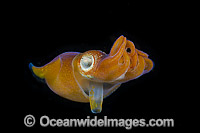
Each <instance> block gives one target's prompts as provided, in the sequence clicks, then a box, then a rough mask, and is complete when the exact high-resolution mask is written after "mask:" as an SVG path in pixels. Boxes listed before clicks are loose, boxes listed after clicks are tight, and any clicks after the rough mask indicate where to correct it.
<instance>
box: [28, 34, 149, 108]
mask: <svg viewBox="0 0 200 133" xmlns="http://www.w3.org/2000/svg"><path fill="white" fill-rule="evenodd" d="M152 68H153V62H152V61H151V60H150V59H149V58H148V55H147V54H146V53H144V52H142V51H140V50H137V49H136V48H135V46H134V44H133V43H132V42H131V41H129V40H126V37H124V36H121V37H119V38H118V39H117V40H116V42H115V43H114V45H113V47H112V49H111V51H110V53H109V54H105V53H104V52H101V51H99V50H90V51H86V52H85V53H78V52H66V53H63V54H60V55H58V56H57V57H56V58H54V59H53V60H52V61H51V62H50V63H48V64H46V65H44V66H42V67H35V66H33V65H32V64H31V69H32V71H33V73H34V74H35V75H36V76H38V77H40V78H42V79H45V81H46V83H47V85H48V86H49V88H51V90H52V91H54V92H55V93H56V94H58V95H60V96H62V97H64V98H67V99H69V100H72V101H77V102H90V104H91V108H96V107H97V106H101V104H102V102H100V104H99V105H98V104H97V103H98V102H99V101H102V97H103V98H104V97H106V96H108V95H109V94H111V93H112V92H113V91H114V90H116V89H117V88H118V87H119V86H120V85H121V83H124V82H127V81H129V80H133V79H135V78H137V77H139V76H141V75H143V74H145V73H147V72H149V71H150V70H151V69H152ZM96 88H97V89H96ZM90 95H91V97H90ZM98 95H102V96H101V97H98ZM89 97H90V98H89ZM95 97H96V99H97V100H96V99H95ZM92 99H93V101H92ZM95 100H96V101H95Z"/></svg>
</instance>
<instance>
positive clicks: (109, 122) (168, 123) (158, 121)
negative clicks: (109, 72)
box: [24, 115, 174, 130]
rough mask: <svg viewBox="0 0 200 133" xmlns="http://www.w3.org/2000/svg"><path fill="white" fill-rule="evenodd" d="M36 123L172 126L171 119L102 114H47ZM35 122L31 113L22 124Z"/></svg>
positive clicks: (56, 125)
mask: <svg viewBox="0 0 200 133" xmlns="http://www.w3.org/2000/svg"><path fill="white" fill-rule="evenodd" d="M38 123H39V124H40V126H41V127H124V128H126V129H127V130H130V129H132V128H133V127H174V120H173V119H150V120H148V121H147V120H145V119H110V118H107V116H104V118H103V119H98V118H97V116H94V117H93V118H90V116H87V118H85V119H68V118H65V119H54V118H50V117H49V116H46V115H44V116H41V117H40V119H39V121H38ZM35 124H36V119H35V117H34V116H33V115H26V116H25V117H24V125H25V126H26V127H33V126H34V125H35Z"/></svg>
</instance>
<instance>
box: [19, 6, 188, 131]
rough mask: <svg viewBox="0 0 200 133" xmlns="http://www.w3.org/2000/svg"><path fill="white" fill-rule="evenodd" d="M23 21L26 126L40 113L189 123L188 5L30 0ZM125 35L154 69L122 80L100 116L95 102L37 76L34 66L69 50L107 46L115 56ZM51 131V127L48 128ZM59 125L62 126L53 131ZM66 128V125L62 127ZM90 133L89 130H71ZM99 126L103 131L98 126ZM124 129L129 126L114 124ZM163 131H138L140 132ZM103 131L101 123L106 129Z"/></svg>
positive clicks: (21, 96)
mask: <svg viewBox="0 0 200 133" xmlns="http://www.w3.org/2000/svg"><path fill="white" fill-rule="evenodd" d="M19 10H20V13H19V14H18V15H19V18H18V20H19V22H20V24H19V25H18V28H19V32H20V36H19V39H20V40H21V42H20V43H19V44H18V48H20V49H21V51H20V54H21V53H22V54H21V55H23V57H22V59H23V70H22V71H23V73H24V78H23V81H21V83H22V84H23V87H21V88H20V90H19V91H18V92H19V95H18V99H19V100H20V101H19V105H20V106H19V108H18V109H19V111H20V115H19V116H20V121H19V123H20V127H22V128H25V129H27V130H30V128H27V127H25V126H24V124H23V119H24V117H25V116H26V115H28V114H32V115H34V116H35V117H36V125H35V126H34V127H32V128H31V130H32V129H37V128H40V125H39V122H38V121H39V118H40V117H41V116H42V115H48V116H49V117H50V118H57V119H58V118H61V119H64V118H87V116H91V118H92V116H98V118H103V116H108V118H124V119H126V118H131V119H134V118H138V119H141V118H144V119H147V120H148V119H151V118H154V119H156V118H161V119H165V118H172V119H174V120H175V127H174V128H159V129H163V130H171V129H175V128H177V127H181V126H182V125H183V122H182V119H181V113H182V112H181V109H182V106H183V102H182V97H183V96H182V95H181V92H183V91H184V90H183V88H181V87H180V86H179V85H180V84H179V82H180V81H178V79H179V77H180V75H179V74H180V71H179V70H180V63H181V62H180V60H179V57H180V53H179V50H180V47H181V46H182V45H183V44H182V42H181V40H182V34H184V32H185V30H184V29H183V28H182V27H183V23H182V17H183V15H184V13H183V11H184V10H185V9H184V8H183V7H182V5H181V3H178V4H177V3H164V2H163V3H157V2H155V3H152V2H141V3H138V2H117V3H116V2H115V3H79V2H77V3H73V4H72V3H65V4H62V3H60V4H54V3H27V4H26V6H23V8H21V9H19ZM120 35H124V36H125V37H127V39H129V40H131V41H133V42H134V44H135V46H136V48H137V49H140V50H142V51H144V52H146V53H148V54H149V58H151V59H152V60H153V61H154V64H155V67H154V69H153V70H152V71H151V72H150V73H148V74H146V75H143V76H141V77H140V78H138V79H135V80H133V81H130V82H127V83H125V84H122V85H121V87H120V88H119V89H118V90H117V91H115V92H114V93H113V94H112V95H111V96H109V97H108V98H106V99H104V102H103V110H102V112H101V113H100V114H92V113H91V111H90V106H89V103H88V104H85V103H77V102H72V101H69V100H67V99H64V98H61V97H60V96H58V95H56V94H55V93H53V92H52V91H51V90H50V89H49V88H48V87H47V85H46V84H44V83H42V82H39V81H37V80H36V79H35V78H34V77H33V76H32V74H31V72H30V70H29V68H28V64H29V63H30V62H32V63H33V64H34V65H36V66H42V65H44V64H46V63H48V62H49V61H51V60H52V59H53V58H54V57H56V56H57V55H59V54H61V53H63V52H69V51H74V52H85V51H87V50H102V51H104V52H106V53H107V54H108V53H109V51H110V49H111V47H112V45H113V42H114V41H115V40H116V39H117V38H118V37H119V36H120ZM43 129H44V128H43ZM53 129H56V130H58V128H53ZM59 129H61V128H59ZM71 129H73V130H74V131H76V130H79V129H81V130H87V128H76V129H74V128H65V130H66V131H68V130H71ZM90 129H92V130H97V129H96V128H90ZM101 129H102V128H101ZM109 129H111V130H116V131H124V130H126V129H125V128H106V130H109ZM143 129H147V130H152V129H156V128H134V127H133V129H132V130H143ZM98 130H100V128H98Z"/></svg>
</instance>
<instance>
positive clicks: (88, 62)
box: [80, 55, 94, 72]
mask: <svg viewBox="0 0 200 133" xmlns="http://www.w3.org/2000/svg"><path fill="white" fill-rule="evenodd" d="M80 65H81V68H82V70H83V71H86V72H87V71H89V70H90V69H92V67H93V65H94V58H93V56H92V55H84V56H83V57H82V58H81V61H80Z"/></svg>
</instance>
